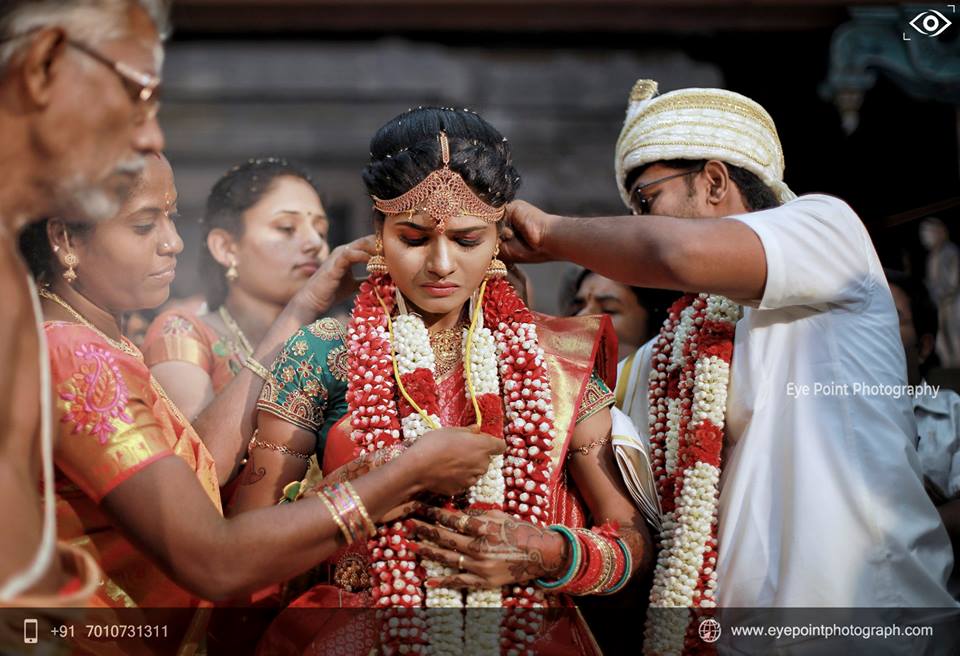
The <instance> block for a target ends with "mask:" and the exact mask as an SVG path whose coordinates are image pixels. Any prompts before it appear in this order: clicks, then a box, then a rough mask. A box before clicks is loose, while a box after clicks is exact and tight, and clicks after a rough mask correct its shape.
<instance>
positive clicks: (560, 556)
mask: <svg viewBox="0 0 960 656" xmlns="http://www.w3.org/2000/svg"><path fill="white" fill-rule="evenodd" d="M419 514H420V515H421V516H423V517H425V518H427V519H429V520H430V521H431V522H433V523H429V524H428V523H425V522H422V521H420V520H417V519H412V520H409V521H410V522H411V524H412V527H413V531H414V535H416V536H417V538H418V539H417V540H415V541H414V542H413V548H414V550H415V551H416V552H417V554H418V555H420V556H421V557H423V558H428V559H430V560H435V561H438V562H441V563H444V564H445V565H447V566H449V567H452V568H454V569H460V570H461V573H460V574H455V575H453V576H448V577H443V578H437V579H427V585H428V586H429V587H447V588H495V587H499V586H503V585H508V584H511V583H522V582H524V581H530V580H531V579H536V578H542V577H547V578H556V577H558V576H559V575H561V574H562V573H563V571H564V569H565V568H566V567H567V565H568V558H569V554H568V551H569V548H568V546H567V542H566V540H565V539H564V538H563V536H561V535H560V534H559V533H557V532H556V531H551V530H550V529H549V528H547V527H546V526H535V525H533V524H531V523H529V522H524V521H520V520H518V519H514V518H513V517H511V516H510V515H507V514H506V513H503V512H501V511H499V510H492V511H486V512H482V513H475V512H471V513H462V512H457V511H453V510H443V509H441V508H435V507H424V509H422V510H421V511H420V513H419ZM428 543H429V544H428Z"/></svg>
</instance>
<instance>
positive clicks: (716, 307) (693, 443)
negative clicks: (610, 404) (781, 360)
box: [644, 294, 740, 655]
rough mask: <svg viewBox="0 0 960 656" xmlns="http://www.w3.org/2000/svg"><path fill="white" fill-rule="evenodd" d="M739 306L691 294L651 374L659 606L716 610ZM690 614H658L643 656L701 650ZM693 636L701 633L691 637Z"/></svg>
mask: <svg viewBox="0 0 960 656" xmlns="http://www.w3.org/2000/svg"><path fill="white" fill-rule="evenodd" d="M739 318H740V306H738V305H736V304H735V303H733V302H731V301H729V300H728V299H726V298H723V297H722V296H712V295H709V294H699V295H686V296H684V297H682V298H680V299H679V300H677V302H676V303H674V304H673V306H671V308H670V315H669V317H668V318H667V320H666V321H665V322H664V326H663V329H662V330H661V332H660V336H659V337H658V338H657V341H656V343H655V344H654V348H653V356H652V357H653V366H652V367H651V371H650V392H649V394H650V415H649V420H650V435H651V449H652V451H653V457H652V467H653V475H654V478H655V480H656V484H657V492H658V494H659V495H660V503H661V506H662V508H663V514H664V519H663V525H662V529H661V532H660V547H661V549H660V553H659V555H658V557H657V565H656V569H655V570H654V578H653V587H652V589H651V591H650V607H651V609H655V608H713V607H715V606H716V593H717V574H716V564H717V506H718V502H719V484H720V453H721V449H722V448H723V426H724V412H725V410H726V403H727V386H728V384H729V381H730V362H731V358H732V357H733V338H734V329H735V327H736V322H737V321H738V320H739ZM696 628H697V627H696V625H695V623H693V622H691V617H690V616H689V614H687V613H679V612H666V613H656V611H653V612H651V613H650V615H649V616H648V619H647V627H646V632H645V635H646V639H645V642H644V652H645V653H647V654H658V655H661V654H662V655H665V654H679V653H681V652H683V651H684V649H685V647H686V648H691V647H695V646H698V645H702V644H703V643H702V642H701V641H700V640H699V639H698V638H697V637H696V635H695V633H696ZM689 631H692V632H693V633H692V634H690V633H688V632H689Z"/></svg>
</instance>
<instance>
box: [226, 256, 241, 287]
mask: <svg viewBox="0 0 960 656" xmlns="http://www.w3.org/2000/svg"><path fill="white" fill-rule="evenodd" d="M224 275H225V276H226V277H227V280H229V281H230V282H233V281H234V280H236V279H237V278H239V277H240V272H239V271H237V261H236V260H230V266H229V267H227V272H226V273H225V274H224Z"/></svg>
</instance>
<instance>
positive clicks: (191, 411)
mask: <svg viewBox="0 0 960 656" xmlns="http://www.w3.org/2000/svg"><path fill="white" fill-rule="evenodd" d="M203 227H204V247H203V249H202V250H201V265H200V271H201V280H202V281H203V283H204V285H205V286H206V290H205V291H206V303H205V304H204V305H203V306H202V307H201V308H200V309H199V310H198V311H196V312H191V311H190V309H189V308H186V307H180V308H177V309H172V310H169V311H167V312H164V313H163V314H161V315H160V316H158V317H157V318H156V319H155V320H154V321H153V323H152V324H151V326H150V329H149V330H148V332H147V336H146V339H145V340H144V346H143V352H144V357H145V358H146V362H147V365H148V366H149V367H150V370H151V372H152V373H153V375H154V376H156V378H157V380H158V381H160V383H161V384H162V385H163V386H164V389H166V390H167V393H168V394H169V395H170V398H171V399H172V400H173V402H174V403H176V404H177V407H179V408H180V410H181V411H182V412H183V413H184V414H185V415H186V417H187V418H188V419H191V420H192V419H193V418H195V417H196V416H197V415H198V414H200V412H201V411H202V410H203V409H204V408H205V407H206V406H207V405H208V404H209V403H210V401H212V400H213V398H214V396H215V395H216V394H218V393H219V392H220V391H221V390H222V389H223V388H224V387H225V386H226V385H227V383H229V382H230V381H231V380H233V378H234V376H236V375H237V374H238V373H239V372H240V371H241V370H242V369H243V367H244V363H246V362H247V361H248V359H249V358H251V357H253V351H254V349H255V348H256V346H257V344H259V343H260V341H261V340H262V339H263V336H264V335H265V334H266V333H267V330H268V329H269V328H270V326H271V324H273V322H274V321H275V320H276V319H277V317H278V316H279V315H280V313H281V312H282V311H283V308H284V307H285V306H286V305H287V303H289V302H290V300H291V299H292V298H293V297H294V295H295V294H296V293H297V291H299V290H300V288H302V287H303V285H304V284H305V283H306V282H307V280H309V279H310V277H311V276H312V275H313V274H314V273H316V271H317V269H318V268H319V267H320V264H321V263H322V262H323V260H324V259H326V257H327V256H328V255H329V254H330V248H329V245H328V244H327V234H328V232H329V227H330V226H329V221H328V219H327V215H326V211H325V210H324V207H323V204H322V203H321V201H320V194H319V191H318V190H317V188H316V186H315V184H314V183H313V181H312V180H311V178H310V176H309V175H308V174H307V173H306V172H305V171H303V170H302V169H300V168H299V167H297V166H294V165H293V164H290V163H289V162H287V161H286V160H283V159H278V158H272V157H271V158H264V159H251V160H249V161H247V162H244V163H243V164H240V165H238V166H235V167H233V168H231V169H230V170H229V171H227V173H226V174H224V175H223V177H221V178H220V180H218V181H217V183H216V184H215V185H214V186H213V189H212V190H211V192H210V196H209V198H208V199H207V209H206V213H205V215H204V217H203Z"/></svg>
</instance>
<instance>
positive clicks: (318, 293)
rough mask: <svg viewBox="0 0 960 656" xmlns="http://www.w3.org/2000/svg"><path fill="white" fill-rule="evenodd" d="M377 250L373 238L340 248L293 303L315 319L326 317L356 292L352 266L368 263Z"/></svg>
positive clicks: (324, 263)
mask: <svg viewBox="0 0 960 656" xmlns="http://www.w3.org/2000/svg"><path fill="white" fill-rule="evenodd" d="M375 251H376V240H375V239H374V237H373V236H372V235H368V236H366V237H361V238H360V239H355V240H353V241H351V242H350V243H348V244H343V245H342V246H337V247H336V248H334V249H333V251H332V252H331V253H330V255H329V256H328V257H327V259H325V260H324V261H323V264H322V265H321V266H320V268H319V269H317V272H316V273H314V274H313V275H312V276H310V279H309V280H307V282H306V284H305V285H304V286H303V287H302V288H301V289H300V291H298V292H297V294H296V295H295V296H294V297H293V300H291V301H290V302H291V303H292V304H293V303H296V304H297V305H298V306H299V307H301V308H303V309H304V310H308V311H309V313H310V314H312V315H313V316H316V315H318V314H323V313H324V312H326V311H327V310H329V309H330V308H331V307H333V306H334V305H336V304H337V303H339V302H340V301H342V300H344V299H346V298H348V297H349V296H350V295H351V294H353V293H354V292H355V291H356V290H357V287H358V283H357V281H355V280H354V279H353V276H351V275H350V267H352V266H353V265H354V264H361V263H363V262H366V261H367V260H369V259H370V256H371V255H373V254H374V252H375Z"/></svg>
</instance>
